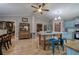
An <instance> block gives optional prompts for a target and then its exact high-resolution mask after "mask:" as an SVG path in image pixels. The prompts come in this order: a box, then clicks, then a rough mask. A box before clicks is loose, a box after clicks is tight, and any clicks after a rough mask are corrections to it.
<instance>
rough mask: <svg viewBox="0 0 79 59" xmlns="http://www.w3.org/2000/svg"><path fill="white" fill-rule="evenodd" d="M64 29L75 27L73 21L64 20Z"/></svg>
mask: <svg viewBox="0 0 79 59" xmlns="http://www.w3.org/2000/svg"><path fill="white" fill-rule="evenodd" d="M64 26H65V28H74V27H75V21H74V20H66V21H64Z"/></svg>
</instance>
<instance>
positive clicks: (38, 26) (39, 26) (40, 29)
mask: <svg viewBox="0 0 79 59" xmlns="http://www.w3.org/2000/svg"><path fill="white" fill-rule="evenodd" d="M40 31H42V24H37V32H40Z"/></svg>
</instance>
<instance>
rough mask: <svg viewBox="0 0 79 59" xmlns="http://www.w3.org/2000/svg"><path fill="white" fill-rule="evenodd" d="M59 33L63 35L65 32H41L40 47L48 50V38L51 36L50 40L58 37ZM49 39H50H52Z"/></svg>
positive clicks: (39, 34)
mask: <svg viewBox="0 0 79 59" xmlns="http://www.w3.org/2000/svg"><path fill="white" fill-rule="evenodd" d="M58 33H60V34H62V33H63V32H51V33H47V32H39V33H38V36H39V46H40V47H42V48H43V50H46V41H47V39H46V37H47V36H50V38H52V36H53V35H54V36H55V35H57V34H58ZM50 38H48V39H50Z"/></svg>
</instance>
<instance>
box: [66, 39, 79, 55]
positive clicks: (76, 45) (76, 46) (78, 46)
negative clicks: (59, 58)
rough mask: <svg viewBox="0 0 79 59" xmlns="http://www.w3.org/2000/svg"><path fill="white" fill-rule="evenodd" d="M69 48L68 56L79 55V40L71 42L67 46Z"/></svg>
mask: <svg viewBox="0 0 79 59" xmlns="http://www.w3.org/2000/svg"><path fill="white" fill-rule="evenodd" d="M65 46H66V47H68V48H67V52H66V53H67V55H79V40H71V41H70V42H68V43H66V44H65Z"/></svg>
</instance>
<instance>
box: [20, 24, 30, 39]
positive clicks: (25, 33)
mask: <svg viewBox="0 0 79 59" xmlns="http://www.w3.org/2000/svg"><path fill="white" fill-rule="evenodd" d="M29 38H30V24H29V23H20V24H19V39H29Z"/></svg>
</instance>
